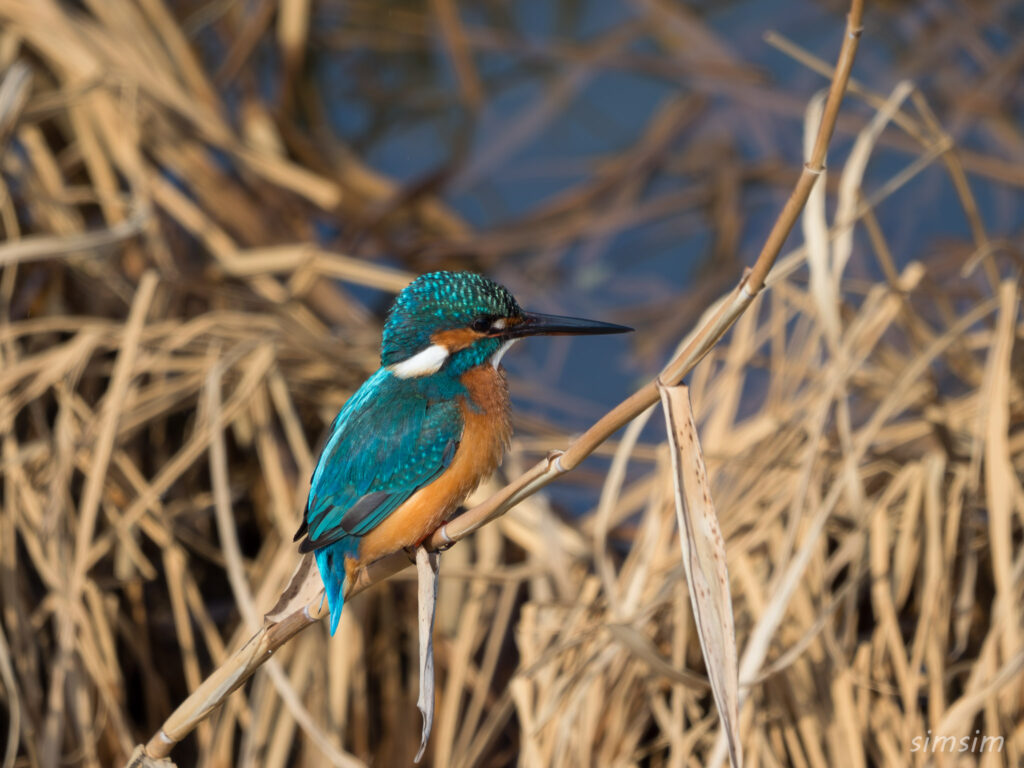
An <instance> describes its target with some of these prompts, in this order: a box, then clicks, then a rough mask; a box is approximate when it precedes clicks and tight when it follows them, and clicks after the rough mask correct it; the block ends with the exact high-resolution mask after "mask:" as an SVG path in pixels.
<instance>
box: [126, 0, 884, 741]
mask: <svg viewBox="0 0 1024 768" xmlns="http://www.w3.org/2000/svg"><path fill="white" fill-rule="evenodd" d="M863 12H864V2H863V0H852V2H851V4H850V11H849V13H848V14H847V20H846V31H845V35H844V39H843V44H842V47H841V48H840V51H839V57H838V60H837V63H836V68H835V71H834V74H833V77H832V82H831V85H830V87H829V93H828V98H827V100H826V102H825V107H824V110H823V114H822V119H821V124H820V126H819V128H818V132H817V135H816V139H815V142H814V148H813V150H812V152H811V155H810V159H809V160H808V161H807V162H806V163H805V164H804V167H803V170H802V171H801V174H800V177H799V179H798V180H797V183H796V185H795V186H794V188H793V191H792V192H791V193H790V196H789V198H788V199H787V201H786V204H785V206H784V207H783V209H782V211H781V213H780V214H779V216H778V218H777V219H776V221H775V224H774V225H773V227H772V229H771V232H770V233H769V235H768V238H767V239H766V241H765V244H764V246H763V247H762V249H761V252H760V254H759V255H758V258H757V261H756V262H755V263H754V266H753V267H752V268H751V269H750V270H748V271H747V273H746V274H744V275H743V277H742V278H741V279H740V281H739V283H738V284H737V286H736V287H735V288H734V289H733V290H732V291H731V292H730V293H729V294H728V295H726V296H725V297H723V299H721V300H719V302H718V303H717V305H715V306H712V307H711V308H710V309H709V311H708V312H706V313H705V316H704V320H703V322H702V323H701V325H700V326H699V327H698V328H697V330H696V331H695V332H694V333H692V334H691V335H690V337H689V340H688V342H687V343H686V344H685V346H684V347H683V349H682V350H681V351H680V352H679V353H678V354H677V355H676V357H675V358H674V359H673V360H672V361H671V362H669V364H668V365H666V366H665V368H664V369H663V370H662V372H661V374H660V375H659V376H658V377H657V378H655V379H653V380H651V381H650V382H648V383H647V384H646V385H645V386H644V387H642V388H641V389H639V390H638V391H636V392H635V393H633V394H632V395H631V396H630V397H628V398H627V399H626V400H624V401H623V402H621V403H620V404H619V405H617V406H616V407H615V408H613V409H612V410H610V411H609V412H608V413H606V414H605V415H604V416H603V417H601V418H600V419H599V420H598V421H597V422H596V423H595V424H594V425H593V426H591V427H590V428H589V429H588V430H587V431H586V432H584V433H583V434H582V435H580V437H578V438H577V439H576V440H574V441H573V442H572V443H571V444H570V445H569V447H568V448H567V449H566V450H565V451H562V452H558V451H554V452H552V453H550V454H549V455H548V456H547V457H546V458H545V459H543V460H541V461H540V462H538V463H537V464H535V465H534V466H533V467H532V468H531V469H529V470H527V471H526V472H525V473H523V474H522V475H521V476H520V477H518V478H517V479H516V480H514V481H512V482H511V483H509V484H508V485H506V486H505V487H504V488H502V489H501V490H500V491H499V492H497V493H495V494H494V495H492V496H491V497H490V498H489V499H487V500H486V501H485V502H483V503H482V504H479V505H477V506H475V507H473V508H472V509H470V510H468V511H467V512H465V513H464V514H462V515H460V516H459V517H457V518H455V519H454V520H452V521H450V522H449V523H447V524H446V525H444V526H442V527H441V528H440V529H438V530H437V531H435V532H434V533H433V535H432V536H431V537H430V538H429V539H428V540H427V542H426V546H427V547H428V548H429V549H432V550H438V549H444V548H446V547H449V546H451V545H452V544H454V543H456V542H458V541H460V540H462V539H464V538H465V537H466V536H468V535H469V534H471V533H473V532H474V531H475V530H477V529H478V528H480V527H481V526H483V525H486V524H487V523H488V522H490V521H491V520H494V519H495V518H497V517H499V516H501V515H503V514H504V513H505V512H507V511H508V510H510V509H511V508H512V507H514V506H515V505H516V504H518V503H519V502H520V501H522V500H523V499H525V498H527V497H529V496H531V495H533V494H534V493H536V492H537V491H539V490H540V489H541V488H543V487H544V486H546V485H548V483H550V482H552V481H553V480H555V479H556V478H558V477H560V476H561V475H563V474H565V473H566V472H569V471H570V470H572V469H575V468H576V467H577V466H578V465H579V464H580V462H582V461H583V459H585V458H586V457H587V456H589V455H590V454H591V453H593V452H594V450H595V449H596V448H597V447H598V446H599V445H600V444H601V443H603V442H604V441H605V440H607V439H608V438H609V437H611V435H612V434H614V433H615V432H616V431H618V430H619V429H620V428H622V427H623V426H625V425H626V424H627V423H629V422H630V421H632V420H633V419H634V418H636V417H637V416H638V415H639V414H641V413H643V412H644V411H645V410H647V409H648V408H649V407H651V406H652V405H654V404H655V403H656V402H657V401H658V398H659V395H658V382H659V381H661V382H662V383H664V384H667V385H673V384H677V383H679V382H680V381H681V380H682V379H683V377H684V376H686V375H687V374H688V373H689V372H690V371H692V370H693V368H694V367H695V366H696V365H697V363H698V362H700V360H701V359H702V358H703V357H704V356H705V355H706V354H707V353H708V352H709V351H710V350H711V349H712V348H713V347H714V346H715V344H716V343H717V342H718V340H719V339H721V337H722V336H723V335H724V334H725V332H726V331H728V330H729V328H730V327H731V326H732V325H733V323H735V322H736V320H737V319H738V318H739V317H740V316H741V315H742V314H743V312H744V311H745V310H746V308H747V307H748V306H749V305H750V303H751V302H752V301H753V300H754V298H755V297H756V296H757V294H758V293H760V291H761V289H762V288H763V287H764V281H765V278H766V277H767V275H768V273H769V271H770V270H771V268H772V266H773V265H774V264H775V261H776V259H777V258H778V256H779V253H780V252H781V251H782V246H783V244H784V243H785V241H786V238H787V237H788V236H789V233H790V232H791V231H792V229H793V227H794V226H795V224H796V221H797V218H798V217H799V215H800V212H801V211H802V210H803V207H804V205H805V203H806V202H807V198H808V197H809V195H810V193H811V190H812V188H813V187H814V184H815V182H816V181H817V180H818V177H819V176H820V175H821V172H822V170H823V168H824V159H825V153H826V150H827V148H828V144H829V141H830V140H831V138H832V133H833V131H834V129H835V125H836V119H837V117H838V115H839V108H840V105H841V103H842V99H843V94H844V93H845V92H846V87H847V84H848V82H849V80H850V72H851V69H852V68H853V62H854V59H855V58H856V54H857V47H858V45H859V43H860V37H861V32H862V26H861V22H862V18H863ZM311 562H312V561H311V559H310V558H308V557H307V558H305V559H304V562H303V565H302V566H300V570H301V569H302V568H303V567H305V568H306V572H307V573H311V574H312V578H318V576H317V575H316V573H315V572H314V571H312V569H311V567H310V564H311ZM409 565H410V561H409V558H408V556H407V555H406V554H405V553H404V552H398V553H395V554H393V555H390V556H388V557H385V558H383V559H381V560H378V561H377V562H375V563H373V564H372V565H370V566H369V567H367V568H365V569H363V570H362V571H361V572H360V574H359V576H358V577H357V578H356V579H354V580H353V581H352V583H351V584H350V585H349V586H348V588H347V589H346V598H349V597H352V596H354V595H356V594H358V593H360V592H362V591H364V590H365V589H367V588H369V587H370V586H372V585H374V584H376V583H378V582H380V581H383V580H384V579H387V578H389V577H390V576H392V575H394V574H395V573H398V572H399V571H401V570H404V569H405V568H407V567H408V566H409ZM293 583H294V579H293ZM325 602H326V601H324V600H323V599H322V596H321V595H317V596H316V597H315V598H314V599H313V600H311V601H310V602H309V603H308V604H307V605H306V607H305V609H304V610H301V611H296V612H294V613H292V614H290V615H288V616H286V617H285V618H284V619H282V620H281V621H278V622H275V623H269V624H267V625H265V626H264V627H262V628H261V629H260V630H259V631H258V632H257V633H256V634H255V635H253V636H252V638H250V639H249V641H248V642H247V643H246V644H245V645H244V646H243V647H242V648H241V649H239V650H238V651H237V652H236V653H235V654H233V655H232V656H231V657H230V658H229V659H228V660H227V661H226V662H225V663H224V664H222V665H221V666H220V667H219V668H218V669H216V670H214V672H213V673H212V674H211V675H210V676H209V677H207V678H206V680H204V681H203V683H202V684H201V685H200V686H199V687H198V688H197V689H196V690H195V691H193V692H192V694H191V695H189V697H188V698H187V699H185V701H183V702H182V703H181V704H180V705H179V706H178V707H177V709H175V711H174V712H173V713H172V714H171V715H170V717H168V718H167V720H166V721H165V722H164V724H163V726H162V727H161V728H160V730H159V731H158V732H157V733H156V734H155V735H154V736H153V737H152V738H151V739H150V740H149V742H148V743H147V744H146V746H145V753H146V755H147V756H148V757H151V758H162V757H166V756H168V755H169V754H170V751H171V748H172V747H173V746H174V744H176V743H177V742H179V741H180V740H181V739H183V738H184V737H185V736H186V735H187V734H188V733H189V732H190V731H191V730H192V729H193V728H195V727H196V726H197V725H198V724H199V723H200V722H202V721H203V720H204V719H205V718H206V716H207V715H208V714H209V713H210V712H211V711H212V710H213V709H215V708H216V707H218V706H219V705H220V704H222V703H223V702H224V699H225V698H226V697H227V696H228V695H230V694H231V693H232V692H233V691H234V690H235V689H236V688H238V687H239V686H240V685H242V684H243V683H244V682H245V681H246V680H247V679H248V678H249V677H250V676H251V675H252V674H253V673H254V672H255V671H256V670H257V669H259V667H260V666H262V664H263V663H264V662H265V661H266V660H267V659H269V658H270V657H271V656H272V655H273V653H274V652H275V651H276V650H277V649H279V648H280V647H281V646H282V645H284V644H285V643H286V642H288V641H289V640H290V639H291V638H292V637H294V636H295V635H297V634H298V633H299V632H301V631H302V630H303V629H305V628H306V627H309V626H311V625H312V624H314V623H317V622H318V621H319V620H320V619H321V618H322V617H323V615H324V614H325V613H326V610H325V609H326V605H325Z"/></svg>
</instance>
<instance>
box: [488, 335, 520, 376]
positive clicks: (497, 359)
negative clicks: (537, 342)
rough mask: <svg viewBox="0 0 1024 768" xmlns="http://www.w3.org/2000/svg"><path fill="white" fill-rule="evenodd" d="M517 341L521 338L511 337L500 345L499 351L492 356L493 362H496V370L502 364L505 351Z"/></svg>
mask: <svg viewBox="0 0 1024 768" xmlns="http://www.w3.org/2000/svg"><path fill="white" fill-rule="evenodd" d="M517 341H519V339H509V340H508V341H506V342H505V343H504V344H502V345H501V346H500V347H498V351H497V352H495V353H494V357H492V358H491V363H493V364H494V370H498V366H499V365H501V358H503V357H504V356H505V353H506V352H508V348H509V347H511V346H512V345H513V344H515V343H516V342H517Z"/></svg>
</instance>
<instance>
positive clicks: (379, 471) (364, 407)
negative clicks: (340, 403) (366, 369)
mask: <svg viewBox="0 0 1024 768" xmlns="http://www.w3.org/2000/svg"><path fill="white" fill-rule="evenodd" d="M403 385H404V386H403ZM462 429H463V418H462V412H461V410H460V409H459V407H458V405H457V404H456V402H455V401H454V400H443V401H441V402H433V403H431V402H429V401H428V399H427V397H426V396H425V395H423V394H422V393H420V392H418V391H416V389H415V387H411V386H409V385H408V382H406V381H403V380H400V379H395V378H394V377H393V376H392V375H391V374H390V373H388V372H387V371H385V370H381V371H378V372H377V373H376V374H375V375H374V376H372V377H371V378H370V379H369V380H367V381H366V383H365V384H363V386H362V387H360V388H359V390H358V391H357V392H356V393H355V394H354V395H353V396H352V397H351V398H349V401H348V402H347V403H346V404H345V406H344V408H342V410H341V412H340V413H339V414H338V416H337V418H335V420H334V423H333V424H332V426H331V433H330V436H329V437H328V440H327V442H326V444H325V445H324V449H323V451H322V453H321V454H320V459H319V460H318V462H317V466H316V469H315V471H314V472H313V479H312V482H311V484H310V491H309V500H308V502H307V504H306V514H305V519H304V521H303V524H302V527H300V528H299V532H298V533H297V534H296V539H298V538H300V537H302V536H305V537H306V538H305V540H304V541H303V542H302V543H301V544H300V545H299V550H300V551H302V552H311V551H315V550H318V549H321V548H323V547H326V546H328V545H329V544H333V543H335V542H338V541H341V540H343V539H347V538H354V539H356V540H358V537H361V536H363V535H365V534H367V533H369V532H370V531H372V530H373V529H374V528H375V527H376V526H378V525H380V523H381V522H382V521H383V520H384V519H385V518H387V516H388V515H389V514H391V513H392V512H393V511H394V510H396V509H397V508H398V507H399V506H401V505H402V504H403V503H404V502H405V501H406V500H407V499H408V498H409V497H410V496H412V494H413V493H415V492H416V491H417V490H418V489H419V488H422V487H423V486H425V485H427V484H429V483H430V482H432V481H433V480H434V479H436V478H437V477H438V476H439V475H440V474H441V473H442V472H444V470H445V469H447V467H448V465H449V464H451V461H452V458H453V457H454V456H455V451H456V449H457V448H458V444H459V439H460V438H461V436H462ZM356 543H357V542H356V541H352V542H351V544H352V545H356Z"/></svg>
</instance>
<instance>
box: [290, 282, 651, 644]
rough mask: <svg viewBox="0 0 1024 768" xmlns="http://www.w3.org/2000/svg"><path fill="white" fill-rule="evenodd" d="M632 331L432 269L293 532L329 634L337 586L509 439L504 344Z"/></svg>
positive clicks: (352, 403) (410, 534)
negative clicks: (316, 579)
mask: <svg viewBox="0 0 1024 768" xmlns="http://www.w3.org/2000/svg"><path fill="white" fill-rule="evenodd" d="M631 330H633V329H632V328H627V327H626V326H622V325H615V324H612V323H603V322H598V321H595V320H583V319H580V318H575V317H561V316H558V315H543V314H539V313H536V312H526V311H524V310H523V309H522V308H521V307H520V306H519V304H518V302H517V301H516V300H515V298H513V296H512V294H511V293H509V291H508V290H507V289H506V288H504V287H503V286H500V285H498V284H497V283H495V282H493V281H492V280H489V279H488V278H486V277H484V276H483V275H479V274H476V273H474V272H431V273H429V274H425V275H422V276H420V277H418V278H417V279H416V280H414V281H413V282H412V283H410V284H409V285H408V286H407V287H406V288H405V289H404V290H403V291H402V292H401V293H399V294H398V297H397V298H396V299H395V302H394V304H393V305H392V307H391V309H390V311H389V312H388V315H387V319H386V320H385V323H384V334H383V341H382V344H381V364H380V368H379V369H378V370H377V372H376V373H374V374H373V375H372V376H370V378H369V379H367V380H366V381H365V382H364V383H363V384H362V386H360V387H359V389H357V390H356V392H355V393H354V394H353V395H352V396H351V397H350V398H349V399H348V400H347V401H346V403H345V405H344V406H343V407H342V409H341V411H339V412H338V415H337V416H336V417H335V419H334V421H333V422H332V424H331V429H330V433H329V435H328V438H327V441H326V443H325V444H324V447H323V450H322V451H321V453H320V457H319V459H318V460H317V464H316V469H315V470H314V471H313V478H312V480H311V482H310V490H309V498H308V500H307V502H306V509H305V513H304V515H303V520H302V525H301V526H300V527H299V530H298V532H297V533H296V534H295V541H299V540H300V539H301V543H300V544H299V551H300V552H313V553H314V555H315V557H316V563H317V567H318V568H319V570H320V577H321V579H322V580H323V583H324V590H325V593H326V596H327V602H328V608H329V609H330V614H331V634H332V635H333V634H334V632H335V630H336V629H337V627H338V619H339V618H340V617H341V609H342V605H343V602H344V587H345V581H346V579H352V578H354V577H355V576H356V574H357V573H358V571H359V569H361V568H363V567H365V566H366V565H369V564H370V563H372V562H373V561H374V560H377V559H379V558H381V557H384V556H385V555H389V554H391V553H392V552H397V551H399V550H400V549H407V548H411V547H416V546H418V545H419V544H420V543H422V542H423V540H424V539H426V538H427V536H429V535H430V534H431V533H433V532H434V531H435V530H436V529H437V528H438V527H439V526H440V525H442V524H443V523H444V522H445V521H447V520H448V518H449V516H450V515H451V514H452V513H453V512H454V511H455V510H456V509H457V508H458V506H459V505H460V504H461V503H462V502H463V501H464V500H465V498H466V496H468V495H469V494H470V493H471V492H472V491H473V490H474V489H475V488H476V487H477V485H478V484H479V483H480V481H481V480H482V479H483V478H485V477H487V476H488V475H489V474H490V473H491V472H493V471H494V470H495V469H496V468H497V466H498V464H499V463H500V462H501V458H502V456H503V454H504V452H505V449H506V448H507V447H508V444H509V440H510V438H511V436H512V426H511V422H510V419H509V397H508V384H507V382H506V379H505V371H504V368H502V367H501V359H502V356H503V355H504V354H505V352H507V351H508V348H509V347H510V346H512V344H514V343H515V342H516V341H517V340H519V339H521V338H523V337H526V336H538V335H570V334H606V333H624V332H627V331H631Z"/></svg>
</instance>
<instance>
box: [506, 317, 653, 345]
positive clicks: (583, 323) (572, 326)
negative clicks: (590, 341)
mask: <svg viewBox="0 0 1024 768" xmlns="http://www.w3.org/2000/svg"><path fill="white" fill-rule="evenodd" d="M632 330H633V329H632V328H629V327H627V326H625V325H615V324H614V323H602V322H600V321H598V320H584V319H582V318H579V317H562V316H561V315H542V314H540V313H538V312H524V313H523V316H522V321H521V322H518V323H515V324H510V325H509V326H508V327H507V328H505V329H504V330H502V331H501V332H500V335H501V337H502V338H505V339H520V338H522V337H524V336H597V335H600V334H605V333H628V332H629V331H632Z"/></svg>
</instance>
